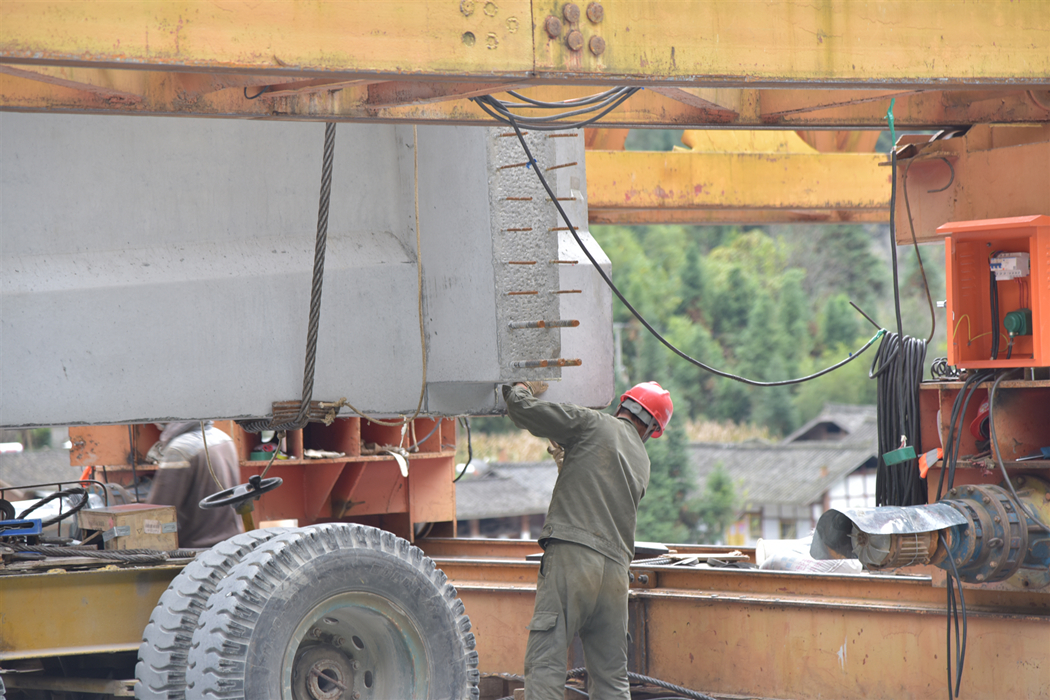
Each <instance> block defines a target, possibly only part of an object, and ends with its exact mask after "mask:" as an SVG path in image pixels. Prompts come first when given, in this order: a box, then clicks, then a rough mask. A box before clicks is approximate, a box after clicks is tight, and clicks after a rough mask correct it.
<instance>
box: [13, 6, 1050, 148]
mask: <svg viewBox="0 0 1050 700" xmlns="http://www.w3.org/2000/svg"><path fill="white" fill-rule="evenodd" d="M1045 10H1046V6H1045V4H1044V3H1040V2H1009V1H1008V0H988V1H986V2H981V3H971V4H967V5H964V6H961V7H960V6H959V5H958V4H957V3H956V2H954V1H953V0H929V1H927V2H922V3H914V2H911V1H910V0H888V1H886V2H880V3H856V2H850V1H849V0H831V1H829V2H826V3H819V4H816V5H814V4H812V3H804V2H801V1H800V0H782V1H779V2H767V1H763V2H747V1H745V0H741V1H740V2H732V3H727V2H718V1H716V0H695V1H693V2H636V1H634V0H610V1H606V2H602V3H598V2H591V3H589V4H587V5H586V6H585V5H584V4H582V3H581V4H579V5H576V4H573V3H567V4H566V3H561V2H544V1H541V0H532V1H529V0H499V1H498V2H497V1H495V0H490V1H487V2H483V1H481V0H462V1H461V2H458V3H457V2H437V1H433V2H412V3H399V2H389V3H374V2H366V1H365V0H344V1H341V2H326V3H308V2H298V1H295V0H276V1H272V2H265V3H256V2H246V1H241V0H230V2H224V3H220V4H216V3H208V2H194V1H190V2H151V1H150V0H131V1H126V0H28V1H23V2H18V1H15V0H6V1H5V2H4V3H2V4H0V109H8V110H28V111H62V112H125V113H135V114H178V115H182V116H211V117H250V118H264V119H265V118H269V119H336V120H347V121H384V122H389V121H409V122H414V123H426V122H446V123H455V124H489V123H491V119H490V118H489V117H487V115H485V114H484V113H482V112H481V111H480V110H479V109H478V108H477V107H476V106H475V105H474V104H473V103H471V102H469V101H468V100H467V99H466V98H468V97H471V96H475V95H480V94H488V93H493V92H502V91H505V90H506V89H508V88H515V87H519V88H520V87H524V86H533V87H534V88H535V89H534V91H533V92H532V93H530V94H531V95H532V96H533V97H536V98H538V99H546V100H555V99H563V98H564V97H576V96H580V95H581V94H587V93H588V92H593V91H595V90H596V89H597V88H596V87H595V86H609V85H643V86H645V87H647V88H649V89H647V90H645V91H643V92H641V93H639V94H637V95H636V96H634V97H632V98H631V99H630V100H628V101H627V102H626V103H625V104H624V105H622V106H621V107H620V108H619V109H617V110H616V111H615V112H613V113H612V114H610V115H608V117H606V119H605V120H604V121H605V123H607V124H611V125H618V126H625V127H655V126H671V127H676V128H689V127H696V126H719V127H729V128H752V129H753V128H769V127H773V128H791V129H804V128H807V127H814V128H829V127H841V128H878V127H880V126H882V125H883V124H884V123H885V113H886V108H887V106H888V103H889V100H890V99H894V98H895V99H896V100H897V105H896V108H895V117H896V120H897V123H898V125H899V126H900V127H901V128H933V127H935V126H939V125H958V124H973V123H984V122H997V123H1037V122H1045V121H1047V120H1048V119H1050V112H1047V110H1046V109H1044V108H1042V107H1040V104H1043V105H1045V104H1047V103H1048V102H1050V91H1048V88H1050V51H1047V50H1046V49H1047V46H1046V40H1045V37H1046V36H1047V33H1048V32H1050V13H1047V12H1046V11H1045ZM930 27H936V29H934V30H931V29H930ZM557 85H562V86H567V87H561V88H558V87H554V86H557ZM586 86H589V87H586ZM785 88H788V89H785ZM253 97H254V98H257V99H251V98H253Z"/></svg>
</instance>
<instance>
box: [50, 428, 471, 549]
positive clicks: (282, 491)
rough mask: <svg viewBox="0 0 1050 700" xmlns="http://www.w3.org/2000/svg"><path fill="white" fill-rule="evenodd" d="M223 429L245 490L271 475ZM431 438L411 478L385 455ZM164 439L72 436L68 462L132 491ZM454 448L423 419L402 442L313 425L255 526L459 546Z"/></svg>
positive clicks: (125, 434) (292, 448) (88, 432)
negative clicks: (357, 526)
mask: <svg viewBox="0 0 1050 700" xmlns="http://www.w3.org/2000/svg"><path fill="white" fill-rule="evenodd" d="M438 421H440V423H441V424H440V426H437V429H436V430H435V425H436V423H437V422H438ZM216 425H217V427H219V428H220V429H222V430H223V431H225V432H226V433H227V434H229V435H230V436H231V437H232V438H233V439H234V442H235V444H236V445H237V452H238V455H239V456H240V468H241V480H242V481H247V479H248V478H249V477H250V476H252V475H255V474H261V473H262V472H263V471H264V470H266V466H267V464H268V462H266V461H252V460H251V459H250V458H251V453H252V450H253V448H254V447H255V445H256V444H257V443H258V440H259V438H258V436H257V435H254V434H252V433H248V432H246V431H244V430H243V429H242V428H241V427H240V426H238V425H237V424H236V423H235V422H233V421H218V422H217V423H216ZM431 431H433V434H430V433H431ZM428 434H430V437H428V438H427V439H426V440H423V441H422V442H420V444H419V447H418V450H417V451H416V452H413V453H410V454H408V456H407V463H408V475H407V476H405V475H402V473H401V469H400V467H399V465H398V463H397V461H396V460H395V458H394V457H393V456H392V455H390V454H389V453H385V452H383V451H382V450H384V449H387V448H395V449H396V448H398V447H401V446H404V447H409V446H411V445H413V444H415V443H416V441H417V440H422V438H424V437H425V436H427V435H428ZM159 435H160V431H159V430H158V429H157V428H156V427H155V426H154V425H152V424H140V425H134V426H127V425H103V426H75V427H71V428H70V440H71V442H72V443H73V449H72V450H71V451H70V462H71V464H73V465H82V466H92V467H96V477H101V478H102V479H104V480H105V479H111V480H113V481H116V482H118V483H123V484H129V483H131V477H132V469H131V467H132V463H133V461H134V465H135V471H138V472H140V473H142V474H149V473H150V472H151V471H152V470H153V468H154V467H153V465H150V464H147V463H146V462H145V456H146V453H147V452H148V451H149V448H150V447H151V446H152V445H153V444H154V443H155V442H156V441H157V438H158V437H159ZM455 443H456V422H455V420H454V419H432V418H418V419H416V420H414V421H412V423H410V425H409V429H408V430H407V431H406V432H405V436H404V438H402V435H401V429H400V428H397V427H389V426H383V425H379V424H378V423H373V422H371V421H369V420H367V419H362V418H337V419H336V420H334V421H333V422H332V424H331V425H324V424H321V423H310V424H308V425H307V426H306V427H305V428H304V429H302V430H292V431H289V432H288V435H287V438H286V452H287V454H288V457H289V458H288V459H278V460H274V463H273V466H272V467H271V468H270V470H269V471H268V472H267V477H270V476H277V477H280V478H281V479H283V480H284V483H283V484H282V485H281V486H280V487H279V488H277V489H276V490H274V491H271V492H269V493H267V494H265V495H263V496H262V497H261V498H260V499H259V500H258V501H257V502H256V504H255V510H254V513H253V515H254V518H255V522H256V523H261V522H266V521H275V520H295V521H297V523H298V525H300V526H305V525H312V524H314V523H319V522H332V521H343V522H355V523H362V524H365V525H373V526H375V527H381V528H383V529H385V530H390V531H391V532H393V533H395V534H397V535H399V536H400V537H404V538H405V539H407V540H409V541H413V540H415V532H416V525H421V524H426V526H427V532H428V533H430V534H433V535H436V536H437V535H440V536H447V537H455V535H456V498H455V485H454V484H453V478H454V477H455V456H456V452H455ZM309 449H315V450H324V451H326V452H342V453H343V454H344V456H342V457H326V458H323V459H306V458H304V455H303V453H304V450H309Z"/></svg>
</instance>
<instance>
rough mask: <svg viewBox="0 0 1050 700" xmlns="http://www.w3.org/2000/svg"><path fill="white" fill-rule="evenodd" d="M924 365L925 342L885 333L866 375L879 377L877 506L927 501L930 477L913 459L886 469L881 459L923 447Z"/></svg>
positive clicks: (911, 504) (914, 503)
mask: <svg viewBox="0 0 1050 700" xmlns="http://www.w3.org/2000/svg"><path fill="white" fill-rule="evenodd" d="M925 361H926V341H925V340H921V339H919V338H911V337H908V336H905V337H904V338H903V341H902V340H901V339H900V337H899V336H898V335H897V334H896V333H887V334H886V336H885V337H884V338H883V340H882V343H881V344H880V345H879V349H878V351H877V352H876V353H875V359H874V362H873V363H872V366H871V371H870V372H869V373H868V376H869V377H870V378H873V379H876V380H877V382H878V387H877V407H878V438H879V463H878V468H877V470H876V475H875V502H876V504H877V505H880V506H914V505H922V504H924V503H926V501H927V488H926V479H924V478H922V477H921V476H919V466H918V460H917V459H915V458H913V459H909V460H906V461H904V462H900V463H898V464H891V465H887V464H886V463H885V460H884V459H883V455H885V454H887V453H888V452H892V451H894V450H896V449H898V448H899V447H901V438H902V437H903V438H904V439H905V441H906V443H907V444H908V445H913V446H916V447H918V446H919V445H921V444H922V435H921V432H920V431H921V427H920V420H919V385H920V384H921V383H922V373H923V368H924V365H925Z"/></svg>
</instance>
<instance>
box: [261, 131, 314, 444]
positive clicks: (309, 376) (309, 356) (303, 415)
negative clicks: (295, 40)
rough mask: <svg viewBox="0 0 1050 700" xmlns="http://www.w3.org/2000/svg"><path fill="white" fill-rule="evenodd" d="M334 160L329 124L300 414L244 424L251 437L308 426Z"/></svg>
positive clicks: (311, 286)
mask: <svg viewBox="0 0 1050 700" xmlns="http://www.w3.org/2000/svg"><path fill="white" fill-rule="evenodd" d="M334 160H335V122H326V123H325V128H324V150H323V155H322V159H321V194H320V197H319V199H318V204H317V235H316V237H315V240H314V267H313V275H312V277H311V283H310V313H309V320H308V324H307V331H306V360H305V363H304V368H303V394H302V398H301V399H300V402H299V412H298V414H297V415H296V418H295V420H294V421H292V422H290V423H280V424H274V423H273V420H269V421H267V420H254V421H245V422H243V423H241V427H243V428H244V429H245V430H247V431H248V432H251V433H258V432H261V431H263V430H297V429H299V428H301V427H303V426H304V425H306V422H307V414H308V413H309V410H310V401H311V399H312V398H313V391H314V368H315V365H316V359H317V333H318V327H319V326H320V320H321V291H322V289H323V286H324V259H325V251H326V249H327V247H328V209H329V203H330V202H331V198H332V164H333V162H334Z"/></svg>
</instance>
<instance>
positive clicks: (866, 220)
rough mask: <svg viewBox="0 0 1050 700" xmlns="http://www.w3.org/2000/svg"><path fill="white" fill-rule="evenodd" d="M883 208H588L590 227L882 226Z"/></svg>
mask: <svg viewBox="0 0 1050 700" xmlns="http://www.w3.org/2000/svg"><path fill="white" fill-rule="evenodd" d="M889 220H890V212H889V208H888V207H887V208H886V209H871V210H865V211H858V210H855V209H854V210H848V209H834V210H832V209H802V210H791V209H697V208H694V209H589V210H588V221H589V222H590V223H592V224H620V225H630V226H647V225H650V224H683V225H694V226H712V225H723V224H740V225H759V224H840V223H841V224H885V223H889Z"/></svg>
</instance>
